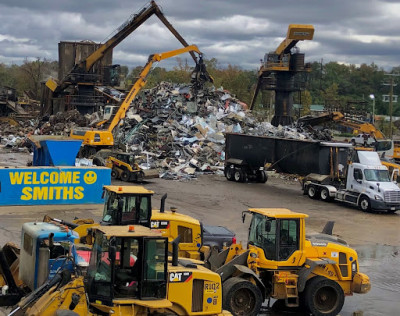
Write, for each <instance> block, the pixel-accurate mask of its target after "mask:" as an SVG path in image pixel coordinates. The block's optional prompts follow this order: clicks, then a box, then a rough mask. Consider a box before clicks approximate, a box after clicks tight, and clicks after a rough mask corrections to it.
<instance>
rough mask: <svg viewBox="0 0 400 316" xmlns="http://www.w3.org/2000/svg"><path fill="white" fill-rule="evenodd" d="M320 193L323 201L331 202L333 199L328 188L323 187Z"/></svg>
mask: <svg viewBox="0 0 400 316" xmlns="http://www.w3.org/2000/svg"><path fill="white" fill-rule="evenodd" d="M320 195H321V200H322V201H325V202H329V201H330V200H331V196H330V195H329V190H328V189H327V188H322V189H321V193H320Z"/></svg>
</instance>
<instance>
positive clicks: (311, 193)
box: [307, 184, 318, 200]
mask: <svg viewBox="0 0 400 316" xmlns="http://www.w3.org/2000/svg"><path fill="white" fill-rule="evenodd" d="M307 194H308V197H309V198H310V199H313V200H315V199H317V198H318V193H317V188H316V187H315V186H314V185H312V184H310V185H309V186H308V187H307Z"/></svg>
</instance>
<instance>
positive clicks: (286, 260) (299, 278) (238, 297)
mask: <svg viewBox="0 0 400 316" xmlns="http://www.w3.org/2000/svg"><path fill="white" fill-rule="evenodd" d="M246 214H250V215H252V220H251V223H250V228H249V236H248V243H247V249H246V248H243V247H242V246H241V244H236V245H232V246H231V247H230V248H229V249H226V250H225V251H223V252H220V253H219V254H212V255H211V256H210V257H209V258H208V260H207V265H206V266H208V267H209V268H210V269H211V270H213V271H215V272H217V273H218V274H219V275H220V276H221V279H222V282H223V290H222V291H223V307H224V309H227V310H229V311H231V312H232V314H233V315H258V313H259V311H260V308H261V305H262V303H263V301H264V300H265V299H269V298H273V299H276V300H282V302H284V303H285V305H286V306H287V307H297V306H303V307H304V308H305V309H306V310H307V311H308V312H310V313H312V314H313V315H314V316H327V315H337V314H338V313H339V312H340V310H341V309H342V307H343V304H344V298H345V296H348V295H352V294H353V293H361V294H362V293H367V292H368V291H369V290H370V288H371V284H370V281H369V278H368V276H367V275H365V274H363V273H360V272H359V262H358V257H357V253H356V251H355V250H353V249H351V248H350V247H349V246H348V245H347V243H346V242H345V241H343V240H341V239H339V238H337V237H335V236H332V229H333V222H330V223H329V225H327V226H325V228H324V230H323V233H321V234H314V235H306V232H305V219H306V218H307V217H308V215H306V214H303V213H295V212H292V211H290V210H288V209H279V208H276V209H271V208H251V209H249V210H248V211H245V212H243V215H242V218H243V222H244V220H245V217H246Z"/></svg>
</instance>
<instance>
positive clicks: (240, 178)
mask: <svg viewBox="0 0 400 316" xmlns="http://www.w3.org/2000/svg"><path fill="white" fill-rule="evenodd" d="M233 179H234V180H235V181H236V182H243V171H242V169H235V171H234V172H233Z"/></svg>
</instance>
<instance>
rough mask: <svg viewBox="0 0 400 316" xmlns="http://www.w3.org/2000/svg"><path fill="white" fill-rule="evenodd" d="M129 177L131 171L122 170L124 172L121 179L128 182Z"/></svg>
mask: <svg viewBox="0 0 400 316" xmlns="http://www.w3.org/2000/svg"><path fill="white" fill-rule="evenodd" d="M129 178H130V174H129V172H127V171H124V172H122V174H121V180H122V181H125V182H128V181H129Z"/></svg>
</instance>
